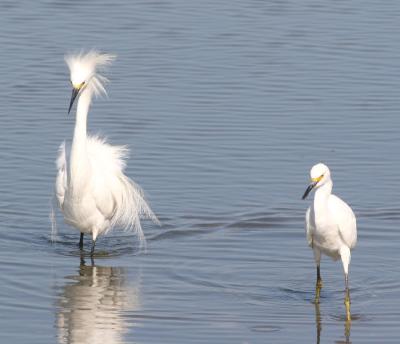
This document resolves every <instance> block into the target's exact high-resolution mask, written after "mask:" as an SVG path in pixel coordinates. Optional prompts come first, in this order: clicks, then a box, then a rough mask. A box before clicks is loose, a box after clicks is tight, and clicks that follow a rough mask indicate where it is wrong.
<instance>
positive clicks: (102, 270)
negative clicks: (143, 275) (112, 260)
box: [57, 260, 140, 344]
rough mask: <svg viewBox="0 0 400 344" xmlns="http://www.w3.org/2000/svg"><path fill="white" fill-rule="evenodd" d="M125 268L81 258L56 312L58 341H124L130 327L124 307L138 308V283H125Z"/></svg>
mask: <svg viewBox="0 0 400 344" xmlns="http://www.w3.org/2000/svg"><path fill="white" fill-rule="evenodd" d="M124 275H125V273H124V269H122V268H115V267H104V266H95V265H94V264H93V262H92V265H91V266H86V265H85V262H84V261H83V260H81V265H80V267H79V274H78V275H77V276H68V277H67V279H72V280H73V283H68V284H67V285H66V286H65V287H64V290H63V293H62V295H61V296H60V301H59V308H60V310H59V311H58V315H57V327H58V330H59V332H58V338H59V340H58V341H59V343H62V344H65V343H71V344H78V343H79V344H85V343H88V344H89V343H90V344H96V343H108V344H122V343H124V341H123V336H124V334H125V333H126V331H127V328H128V326H127V324H126V320H125V319H124V317H123V315H122V311H123V310H127V309H129V310H131V311H132V310H137V309H138V308H139V307H140V305H139V286H136V287H129V288H127V287H126V286H125V276H124Z"/></svg>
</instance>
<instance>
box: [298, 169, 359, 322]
mask: <svg viewBox="0 0 400 344" xmlns="http://www.w3.org/2000/svg"><path fill="white" fill-rule="evenodd" d="M310 176H311V184H310V185H309V186H308V188H307V190H306V192H305V193H304V195H303V199H305V198H306V197H307V195H308V194H309V193H310V192H311V190H313V189H315V195H314V201H313V203H312V204H311V206H310V207H309V208H308V210H307V212H306V235H307V241H308V245H309V246H310V247H311V248H312V249H313V252H314V259H315V262H316V264H317V283H316V295H315V302H316V303H319V298H320V290H321V288H322V279H321V274H320V261H321V253H323V254H326V255H327V256H329V257H331V258H332V259H334V260H337V259H339V258H340V259H341V260H342V264H343V270H344V277H345V287H346V294H345V305H346V316H347V320H350V319H351V314H350V292H349V265H350V258H351V253H350V251H351V249H352V248H354V246H355V245H356V243H357V225H356V217H355V215H354V213H353V211H352V210H351V208H350V207H349V206H348V205H347V204H346V203H345V202H344V201H342V200H341V199H340V198H339V197H337V196H335V195H333V194H332V186H333V183H332V179H331V173H330V171H329V168H328V166H326V165H324V164H322V163H319V164H317V165H315V166H313V167H312V169H311V172H310Z"/></svg>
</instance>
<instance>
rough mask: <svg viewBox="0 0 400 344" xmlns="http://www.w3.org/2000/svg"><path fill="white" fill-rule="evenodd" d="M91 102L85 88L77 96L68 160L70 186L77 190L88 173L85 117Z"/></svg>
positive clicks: (89, 94) (89, 93)
mask: <svg viewBox="0 0 400 344" xmlns="http://www.w3.org/2000/svg"><path fill="white" fill-rule="evenodd" d="M91 100H92V90H91V89H90V88H89V87H86V88H85V89H84V90H83V91H82V93H81V94H80V95H79V99H78V104H77V107H76V118H75V129H74V137H73V139H72V146H71V158H70V177H71V181H72V184H73V185H74V186H76V187H77V188H78V189H79V186H82V185H84V184H85V183H86V178H85V176H86V175H87V174H88V172H89V171H90V164H89V160H88V156H87V149H86V140H87V136H86V128H87V116H88V112H89V106H90V102H91Z"/></svg>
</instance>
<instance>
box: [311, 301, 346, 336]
mask: <svg viewBox="0 0 400 344" xmlns="http://www.w3.org/2000/svg"><path fill="white" fill-rule="evenodd" d="M314 306H315V325H316V327H317V344H319V343H320V342H321V332H322V321H321V311H320V308H319V303H315V304H314ZM350 329H351V320H347V317H346V318H345V320H344V338H345V340H344V341H342V340H339V341H336V342H335V343H336V344H350V343H351V342H350Z"/></svg>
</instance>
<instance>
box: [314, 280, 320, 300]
mask: <svg viewBox="0 0 400 344" xmlns="http://www.w3.org/2000/svg"><path fill="white" fill-rule="evenodd" d="M321 288H322V282H321V283H320V284H319V283H318V282H317V284H316V286H315V299H314V303H315V304H319V296H320V294H321Z"/></svg>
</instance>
